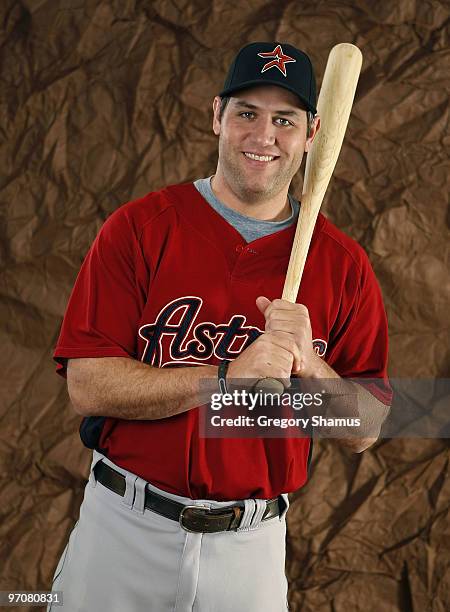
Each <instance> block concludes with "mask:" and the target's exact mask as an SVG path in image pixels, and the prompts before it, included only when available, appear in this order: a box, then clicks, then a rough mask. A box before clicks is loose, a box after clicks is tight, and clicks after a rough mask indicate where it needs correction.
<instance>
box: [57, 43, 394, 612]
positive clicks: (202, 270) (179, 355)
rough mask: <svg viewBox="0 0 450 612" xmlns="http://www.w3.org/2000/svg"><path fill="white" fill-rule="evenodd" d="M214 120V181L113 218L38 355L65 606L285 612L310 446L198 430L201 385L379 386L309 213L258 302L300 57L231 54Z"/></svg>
mask: <svg viewBox="0 0 450 612" xmlns="http://www.w3.org/2000/svg"><path fill="white" fill-rule="evenodd" d="M213 111H214V118H213V130H214V133H215V134H216V135H217V136H218V137H219V160H218V165H217V170H216V173H215V175H214V176H213V177H211V178H210V179H202V180H199V181H196V182H195V184H192V183H188V184H184V185H177V186H171V187H168V188H166V189H163V190H161V191H159V192H155V193H150V194H148V195H147V196H145V197H143V198H141V199H139V200H136V201H133V202H130V203H128V204H126V205H124V206H122V207H120V208H119V209H118V210H117V211H116V212H115V213H114V214H112V215H111V216H110V217H109V219H108V220H107V221H106V223H105V224H104V226H103V228H102V229H101V231H100V233H99V235H98V236H97V238H96V240H95V242H94V244H93V245H92V247H91V249H90V251H89V253H88V255H87V257H86V259H85V261H84V263H83V266H82V269H81V271H80V274H79V276H78V278H77V281H76V284H75V287H74V290H73V292H72V295H71V298H70V301H69V305H68V308H67V312H66V315H65V318H64V322H63V325H62V329H61V335H60V338H59V341H58V344H57V347H56V351H55V359H56V361H57V362H58V364H59V373H60V374H62V375H67V382H68V390H69V394H70V398H71V401H72V404H73V406H74V408H75V410H76V411H77V412H78V413H80V414H81V415H83V417H85V418H84V419H83V423H82V427H81V436H82V439H83V441H84V443H85V444H86V446H88V447H90V448H94V457H93V462H92V468H91V474H90V477H89V482H88V484H87V486H86V492H85V498H84V501H83V504H82V506H81V509H80V519H79V521H78V523H77V525H76V526H75V528H74V530H73V531H72V534H71V536H70V539H69V542H68V545H67V547H66V550H65V551H64V553H63V555H62V557H61V559H60V562H59V564H58V567H57V569H56V572H55V579H54V583H53V590H62V591H63V597H64V606H63V609H65V610H69V611H75V610H83V611H85V610H89V611H94V610H103V609H104V610H108V611H110V612H114V611H117V612H118V611H121V612H122V611H123V610H127V611H130V612H138V611H141V610H152V611H153V610H154V611H156V612H163V611H164V610H176V611H177V612H184V611H187V610H193V611H196V612H214V611H216V612H228V611H236V610H246V611H249V612H251V611H255V612H256V611H258V612H259V611H267V612H275V611H278V610H285V609H287V603H286V597H287V583H286V578H285V574H284V560H285V512H286V510H287V506H288V500H287V493H289V492H291V491H294V490H295V489H297V488H299V487H300V486H302V485H303V484H304V482H305V480H306V478H307V465H308V456H309V451H310V440H309V439H308V438H305V437H303V438H292V437H291V438H270V439H264V438H249V439H230V438H219V439H211V438H205V437H202V436H201V435H200V434H199V414H200V411H201V410H203V409H204V408H205V407H204V406H201V404H202V402H203V399H204V398H203V397H202V393H201V385H202V381H204V380H205V379H209V380H211V379H214V380H215V381H216V382H217V386H218V388H219V382H220V383H224V384H225V385H226V384H227V383H231V382H232V381H233V379H239V380H246V381H248V385H249V388H251V387H252V385H253V384H254V382H255V381H257V380H260V379H263V378H265V377H272V378H278V379H281V380H288V379H289V378H290V377H291V375H293V376H296V377H300V378H303V379H315V378H327V379H331V378H336V379H339V377H340V376H342V377H350V376H355V377H356V376H371V377H374V378H375V377H381V378H383V377H384V376H385V374H386V359H387V329H386V318H385V313H384V309H383V304H382V299H381V295H380V291H379V288H378V285H377V282H376V280H375V277H374V275H373V272H372V270H371V267H370V264H369V262H368V259H367V256H366V255H365V254H364V252H363V250H362V249H361V248H360V247H359V246H358V245H357V244H356V243H354V242H353V241H352V240H351V239H349V238H348V237H346V236H344V235H343V234H342V233H341V232H339V230H337V228H335V227H334V226H332V224H331V223H329V222H328V221H327V220H326V219H325V218H324V217H323V216H320V217H319V220H318V222H317V224H316V228H315V232H314V236H313V240H312V243H311V247H310V253H309V257H308V261H307V264H306V267H305V271H304V277H303V281H302V287H301V290H300V292H299V298H298V302H299V303H298V304H290V303H287V302H285V301H283V300H280V299H277V298H278V297H279V296H280V295H281V293H282V286H283V282H284V276H285V273H286V269H287V264H288V260H289V253H290V249H291V244H292V239H293V235H294V231H295V228H294V225H295V219H296V217H297V215H298V210H299V203H298V201H297V200H296V199H295V198H294V197H293V196H292V195H291V194H289V192H288V190H289V186H290V183H291V180H292V177H293V176H294V175H295V173H296V172H297V171H298V169H299V167H300V164H301V161H302V158H303V154H304V152H305V151H308V150H309V148H310V147H311V144H312V142H313V140H314V137H315V135H316V133H317V130H318V129H319V126H320V120H319V117H318V116H317V114H316V88H315V78H314V74H313V69H312V66H311V62H310V60H309V58H308V57H307V55H306V54H305V53H303V52H302V51H300V50H298V49H296V48H295V47H293V46H291V45H288V44H279V43H252V44H250V45H247V46H246V47H244V48H243V49H241V51H240V52H239V53H238V55H237V56H236V58H235V60H234V62H233V64H232V66H231V67H230V71H229V74H228V77H227V79H226V81H225V86H224V89H223V90H222V92H221V93H220V95H219V96H216V97H215V98H214V102H213ZM369 322H370V324H368V323H369ZM262 332H264V333H262ZM194 366H195V367H194ZM357 386H358V387H359V385H357ZM361 392H362V393H365V394H366V396H365V397H368V396H370V398H372V399H373V397H374V395H373V394H375V395H377V396H378V399H379V400H382V401H383V400H384V401H385V403H388V390H386V391H385V392H384V393H383V390H381V391H380V390H378V391H377V390H376V389H375V390H374V391H373V393H372V394H371V393H368V392H367V391H364V390H363V391H361ZM375 439H376V436H373V435H372V436H369V437H366V438H362V439H361V438H360V439H357V440H355V439H353V440H342V441H341V443H342V444H346V445H347V446H350V447H351V448H352V449H353V450H355V451H357V452H360V451H362V450H364V448H366V447H367V446H369V445H370V444H371V443H373V442H374V440H375Z"/></svg>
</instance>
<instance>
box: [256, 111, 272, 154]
mask: <svg viewBox="0 0 450 612" xmlns="http://www.w3.org/2000/svg"><path fill="white" fill-rule="evenodd" d="M252 127H253V131H252V140H253V141H254V143H255V145H260V146H261V147H267V146H271V145H273V144H274V143H275V139H276V127H275V126H274V124H273V122H272V117H270V116H267V117H264V116H260V117H258V118H257V120H256V121H255V122H254V123H253V126H252Z"/></svg>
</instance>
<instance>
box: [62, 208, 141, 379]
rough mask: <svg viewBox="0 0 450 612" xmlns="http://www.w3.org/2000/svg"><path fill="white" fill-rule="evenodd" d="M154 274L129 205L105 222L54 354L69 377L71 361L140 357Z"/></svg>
mask: <svg viewBox="0 0 450 612" xmlns="http://www.w3.org/2000/svg"><path fill="white" fill-rule="evenodd" d="M148 280H149V273H148V270H147V266H146V263H145V259H144V256H143V253H142V249H141V246H140V244H139V237H138V236H137V235H136V232H135V231H134V228H133V227H132V225H131V223H130V220H129V218H128V214H127V212H126V210H125V208H123V207H122V208H119V209H118V210H117V211H116V212H114V213H113V214H112V215H111V216H110V217H109V218H108V219H107V220H106V222H105V223H104V225H103V226H102V228H101V230H100V232H99V234H98V235H97V237H96V239H95V241H94V242H93V244H92V246H91V248H90V249H89V251H88V253H87V255H86V258H85V259H84V262H83V264H82V266H81V269H80V272H79V274H78V276H77V279H76V282H75V285H74V287H73V290H72V293H71V295H70V298H69V302H68V305H67V309H66V313H65V315H64V319H63V322H62V326H61V332H60V336H59V339H58V341H57V344H56V348H55V351H54V355H53V358H54V360H55V361H56V362H57V364H58V365H57V369H56V371H57V373H58V374H60V375H61V376H64V377H65V376H66V365H67V359H69V358H76V357H131V358H135V357H136V355H137V330H138V326H139V320H140V317H141V313H142V310H143V308H144V305H145V300H146V287H148Z"/></svg>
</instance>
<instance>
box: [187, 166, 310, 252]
mask: <svg viewBox="0 0 450 612" xmlns="http://www.w3.org/2000/svg"><path fill="white" fill-rule="evenodd" d="M213 176H214V175H213ZM211 179H212V176H210V177H209V178H203V179H198V180H196V181H194V186H195V187H196V189H197V190H198V191H199V193H200V194H201V195H202V196H203V197H204V198H205V200H206V201H207V202H208V204H210V205H211V206H212V207H213V208H214V210H215V211H216V212H218V213H219V215H221V216H222V217H223V218H224V219H225V220H226V221H228V223H229V224H230V225H232V226H233V227H234V229H235V230H237V231H238V232H239V233H240V234H241V236H242V237H243V238H244V239H245V241H246V242H252V241H253V240H256V239H257V238H261V237H262V236H269V235H270V234H274V233H275V232H279V231H280V230H284V229H285V228H286V227H289V226H290V225H292V224H293V223H294V221H295V220H296V219H297V217H298V211H299V209H300V204H299V202H298V200H296V199H295V198H294V197H293V196H292V195H291V194H290V193H288V198H289V203H290V205H291V215H290V217H289V218H288V219H285V220H284V221H260V220H259V219H252V217H246V216H245V215H241V214H240V213H238V212H236V211H235V210H233V209H232V208H229V207H228V206H226V205H225V204H223V202H221V201H220V200H218V199H217V198H216V196H215V194H214V192H213V190H212V188H211Z"/></svg>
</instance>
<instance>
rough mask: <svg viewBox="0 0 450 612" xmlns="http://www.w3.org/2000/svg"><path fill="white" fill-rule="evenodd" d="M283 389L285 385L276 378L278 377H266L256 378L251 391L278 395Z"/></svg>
mask: <svg viewBox="0 0 450 612" xmlns="http://www.w3.org/2000/svg"><path fill="white" fill-rule="evenodd" d="M285 389H286V387H285V386H284V384H283V383H282V382H281V380H278V378H269V377H267V378H260V379H259V380H257V381H256V383H255V384H254V385H253V389H252V391H254V392H255V393H258V392H259V391H262V392H263V393H277V394H278V395H281V394H282V393H284V391H285Z"/></svg>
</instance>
